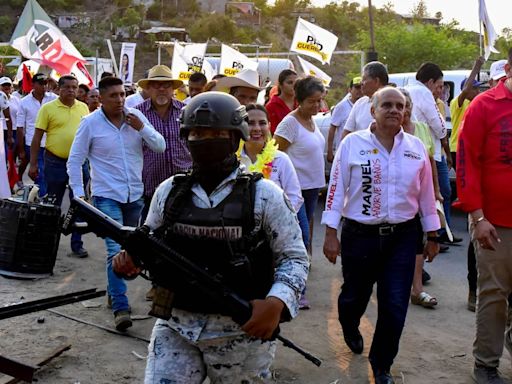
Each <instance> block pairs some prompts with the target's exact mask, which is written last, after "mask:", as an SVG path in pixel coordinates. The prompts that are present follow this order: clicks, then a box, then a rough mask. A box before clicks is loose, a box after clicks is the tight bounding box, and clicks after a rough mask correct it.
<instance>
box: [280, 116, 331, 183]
mask: <svg viewBox="0 0 512 384" xmlns="http://www.w3.org/2000/svg"><path fill="white" fill-rule="evenodd" d="M313 125H314V127H315V130H314V131H313V132H311V131H309V130H308V129H307V128H305V127H303V126H302V124H300V123H299V121H298V120H297V119H296V118H295V117H294V116H293V115H287V116H285V118H284V119H283V120H282V121H281V122H280V123H279V125H278V126H277V128H276V132H275V133H274V135H276V136H281V137H282V138H284V139H286V140H287V141H288V142H290V146H289V147H288V149H287V150H286V153H287V154H288V156H289V157H290V160H291V161H292V163H293V166H294V167H295V171H296V172H297V177H298V178H299V183H300V187H301V188H302V189H315V188H323V187H324V186H325V163H324V148H325V138H324V136H323V135H322V133H321V132H320V130H319V129H318V127H317V126H316V124H315V122H314V121H313Z"/></svg>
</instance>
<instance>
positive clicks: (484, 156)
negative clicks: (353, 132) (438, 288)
mask: <svg viewBox="0 0 512 384" xmlns="http://www.w3.org/2000/svg"><path fill="white" fill-rule="evenodd" d="M505 72H506V74H507V76H506V77H505V78H504V79H502V80H501V81H500V82H499V83H498V85H497V86H496V87H495V88H493V89H490V90H489V91H487V92H484V93H482V94H480V95H479V96H477V97H476V98H475V99H474V100H473V102H472V103H471V104H470V105H469V107H468V109H467V111H466V114H465V118H464V123H463V127H462V130H461V132H460V136H459V144H458V152H457V191H458V196H459V203H458V205H459V206H460V208H462V209H463V210H464V211H466V212H469V213H470V216H471V227H472V229H471V235H472V236H471V237H472V240H473V242H474V245H475V249H476V252H477V263H478V264H477V268H478V288H479V292H478V306H477V321H476V339H475V342H474V344H473V355H474V357H475V367H474V370H473V378H474V379H475V381H476V382H477V383H492V384H502V383H504V381H503V379H501V377H500V375H499V373H498V370H497V368H498V365H499V360H500V357H501V355H502V353H503V344H504V340H503V333H504V332H505V326H506V320H507V297H508V296H509V294H510V293H512V204H510V198H511V196H512V49H511V50H510V51H509V53H508V62H507V64H506V65H505ZM505 346H506V348H507V349H508V350H509V352H511V353H512V339H511V335H510V330H509V331H507V334H506V335H505Z"/></svg>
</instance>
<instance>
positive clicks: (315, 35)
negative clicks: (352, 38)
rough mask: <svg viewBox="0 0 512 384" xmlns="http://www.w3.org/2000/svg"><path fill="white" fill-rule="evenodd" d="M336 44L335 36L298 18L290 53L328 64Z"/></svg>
mask: <svg viewBox="0 0 512 384" xmlns="http://www.w3.org/2000/svg"><path fill="white" fill-rule="evenodd" d="M337 43H338V37H337V36H336V35H334V34H333V33H331V32H329V31H328V30H326V29H323V28H320V27H319V26H317V25H315V24H312V23H310V22H309V21H306V20H304V19H301V18H300V17H299V19H298V20H297V26H296V27H295V34H294V35H293V40H292V45H291V47H290V51H291V52H297V53H300V54H302V55H306V56H310V57H313V58H315V59H317V60H320V61H321V62H322V64H329V63H330V62H331V57H332V53H333V52H334V50H335V49H336V44H337Z"/></svg>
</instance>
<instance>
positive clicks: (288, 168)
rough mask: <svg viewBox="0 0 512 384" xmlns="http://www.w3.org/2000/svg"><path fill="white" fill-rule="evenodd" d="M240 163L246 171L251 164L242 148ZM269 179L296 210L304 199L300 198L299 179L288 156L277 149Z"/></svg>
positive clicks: (296, 210)
mask: <svg viewBox="0 0 512 384" xmlns="http://www.w3.org/2000/svg"><path fill="white" fill-rule="evenodd" d="M240 163H242V164H243V165H244V166H245V168H246V171H247V170H248V169H249V166H250V165H251V164H252V161H251V159H250V157H249V156H247V154H246V153H245V150H242V153H241V154H240ZM270 180H272V181H273V182H274V183H276V184H277V185H278V186H279V187H280V188H281V189H282V190H283V191H284V193H286V196H288V198H289V199H290V202H291V203H292V206H293V208H294V209H295V212H298V211H299V209H300V207H301V206H302V203H303V202H304V199H303V198H302V192H301V190H300V184H299V179H298V177H297V172H295V168H294V167H293V164H292V161H291V160H290V157H289V156H288V155H287V154H286V153H284V152H281V151H277V152H276V155H275V156H274V160H272V173H271V174H270Z"/></svg>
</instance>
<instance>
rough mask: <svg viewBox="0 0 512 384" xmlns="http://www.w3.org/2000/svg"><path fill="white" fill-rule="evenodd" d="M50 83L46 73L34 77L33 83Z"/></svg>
mask: <svg viewBox="0 0 512 384" xmlns="http://www.w3.org/2000/svg"><path fill="white" fill-rule="evenodd" d="M47 81H48V77H47V76H46V75H45V74H44V73H36V74H35V75H34V76H33V77H32V82H33V83H46V82H47Z"/></svg>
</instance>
